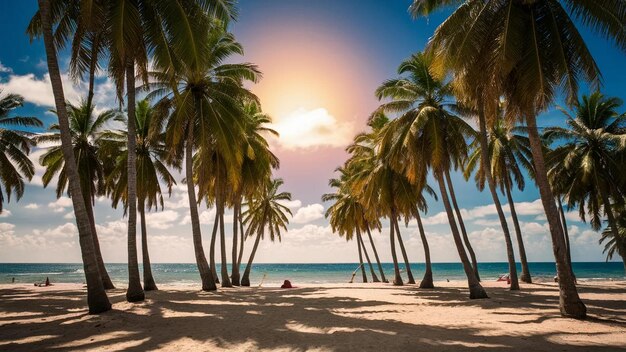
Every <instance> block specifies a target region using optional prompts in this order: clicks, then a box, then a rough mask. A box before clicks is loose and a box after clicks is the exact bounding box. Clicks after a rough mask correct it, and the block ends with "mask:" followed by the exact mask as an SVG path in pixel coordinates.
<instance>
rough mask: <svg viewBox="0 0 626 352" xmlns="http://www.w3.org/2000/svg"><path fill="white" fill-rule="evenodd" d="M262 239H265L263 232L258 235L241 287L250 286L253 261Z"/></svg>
mask: <svg viewBox="0 0 626 352" xmlns="http://www.w3.org/2000/svg"><path fill="white" fill-rule="evenodd" d="M261 237H263V230H261V232H259V233H258V234H257V235H256V240H254V246H253V247H252V252H251V253H250V258H249V259H248V264H247V265H246V270H244V272H243V276H242V277H241V286H250V270H252V261H254V256H255V255H256V250H257V248H258V247H259V242H260V241H261Z"/></svg>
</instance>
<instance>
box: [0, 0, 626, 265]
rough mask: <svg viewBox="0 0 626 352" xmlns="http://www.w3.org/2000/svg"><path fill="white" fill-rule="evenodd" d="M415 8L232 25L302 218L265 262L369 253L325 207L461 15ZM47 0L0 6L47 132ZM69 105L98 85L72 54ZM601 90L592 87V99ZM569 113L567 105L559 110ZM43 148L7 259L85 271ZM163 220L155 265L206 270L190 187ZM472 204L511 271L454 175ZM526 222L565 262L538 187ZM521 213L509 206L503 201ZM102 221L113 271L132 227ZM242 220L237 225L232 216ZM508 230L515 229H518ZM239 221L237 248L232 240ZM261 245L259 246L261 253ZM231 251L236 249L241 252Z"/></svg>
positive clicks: (15, 67) (10, 77) (584, 251)
mask: <svg viewBox="0 0 626 352" xmlns="http://www.w3.org/2000/svg"><path fill="white" fill-rule="evenodd" d="M409 4H410V1H408V0H394V1H383V0H359V1H357V0H343V1H336V0H317V1H307V0H264V1H258V0H240V2H239V18H238V21H237V22H236V23H234V24H233V26H232V28H231V29H232V31H233V33H234V34H235V36H236V38H237V39H238V40H239V41H240V42H241V43H242V44H243V46H244V49H245V55H244V56H243V57H237V58H233V59H232V61H233V62H244V61H245V62H253V63H255V64H257V65H258V66H259V67H260V69H261V71H262V72H263V79H262V80H261V82H260V83H258V84H256V85H254V86H252V87H251V88H252V90H253V91H254V92H255V93H256V94H257V95H258V96H259V97H260V99H261V102H262V105H263V109H264V110H265V111H266V112H267V113H268V114H270V115H271V116H272V117H273V124H272V127H273V128H274V129H276V130H277V131H278V132H280V134H281V137H280V138H278V139H271V140H270V143H271V146H272V149H273V150H274V151H275V153H276V154H277V155H278V156H279V158H280V160H281V168H280V170H278V171H277V172H276V176H277V177H282V178H283V179H284V181H285V190H286V191H289V192H291V193H292V195H293V201H292V202H291V203H290V204H289V207H290V208H291V210H292V211H293V214H294V217H293V219H292V220H291V223H290V225H289V228H288V231H287V232H286V233H284V234H283V240H282V242H281V243H278V242H277V243H270V242H269V241H266V242H263V243H262V244H261V246H260V247H259V251H258V253H257V257H256V258H257V259H256V261H257V262H265V263H310V262H317V263H331V262H355V261H357V258H358V257H357V247H356V244H355V243H354V242H349V243H348V242H346V241H345V240H344V239H343V238H340V237H339V236H338V235H336V234H333V233H332V231H331V229H330V227H329V225H328V222H327V221H326V219H324V212H325V210H326V209H327V207H328V206H329V204H325V203H322V202H321V200H320V197H321V195H322V194H324V193H327V192H329V191H330V189H329V188H328V186H327V183H328V179H329V178H331V177H333V176H334V171H333V170H334V169H335V168H336V167H337V166H340V165H341V164H342V163H343V162H344V161H345V159H346V153H345V151H344V149H345V147H346V145H347V144H349V142H350V141H351V139H352V137H353V136H354V135H355V134H356V133H358V132H360V131H363V130H364V129H365V121H366V120H367V117H368V116H369V115H370V113H371V112H372V111H373V110H374V109H375V108H376V106H377V104H378V103H379V102H378V101H377V99H376V98H375V97H374V94H373V92H374V90H375V89H376V87H377V86H378V85H379V84H380V83H382V82H383V81H384V80H385V79H389V78H394V77H396V68H397V66H398V64H399V63H400V62H401V61H402V60H403V59H405V58H407V57H409V56H410V55H411V54H412V53H414V52H417V51H420V50H422V49H423V48H424V46H425V44H426V43H427V41H428V38H429V37H430V36H431V35H432V33H433V32H434V30H435V29H436V27H437V26H438V25H439V24H440V23H441V22H442V21H443V20H444V19H445V18H446V16H447V15H448V14H449V13H450V11H442V12H439V13H436V14H433V15H431V16H430V17H429V18H419V19H412V18H411V17H410V16H409V14H408V13H407V8H408V5H409ZM36 7H37V3H36V1H34V0H28V1H2V2H0V33H1V34H0V48H1V50H0V90H2V91H3V93H2V94H6V93H9V92H11V93H17V94H20V95H22V96H24V98H25V101H26V105H25V106H24V107H23V108H21V109H18V110H16V111H15V112H14V113H15V114H16V115H22V116H37V117H39V118H40V119H42V120H43V121H44V123H45V124H46V125H48V124H50V123H53V122H54V121H55V116H54V115H53V114H51V113H49V112H48V110H49V109H51V108H52V107H53V105H54V101H53V96H52V91H51V88H50V84H49V77H48V76H47V67H46V64H45V52H44V49H43V43H42V42H41V41H39V40H36V41H34V42H33V43H31V42H30V40H29V38H28V36H27V35H26V34H25V28H26V26H27V24H28V22H29V20H30V17H31V16H32V14H33V13H34V12H35V10H36ZM582 34H583V37H584V38H585V39H586V41H587V43H588V46H589V48H590V50H591V52H592V54H593V55H594V57H595V58H596V61H597V63H598V66H599V67H600V69H601V71H602V73H603V76H604V79H603V87H602V91H603V92H604V93H605V94H607V95H611V96H618V97H620V98H622V99H623V98H626V97H625V96H624V90H623V87H622V86H621V85H622V84H623V82H624V81H626V73H625V71H624V70H623V67H622V66H623V63H624V62H625V61H624V59H625V57H624V54H623V53H622V52H620V51H618V50H617V49H616V48H614V47H613V46H612V45H611V43H609V42H607V41H605V40H602V39H601V38H599V37H598V36H596V35H595V34H594V33H591V32H589V31H587V30H586V29H583V30H582ZM59 59H60V64H61V67H62V68H64V70H63V74H64V76H63V78H64V86H65V94H66V97H67V98H68V99H69V100H70V101H73V102H77V101H78V100H79V99H80V98H81V97H82V96H84V95H86V85H85V84H84V83H81V82H78V83H77V82H72V81H71V80H70V79H69V78H68V77H67V65H68V53H67V50H64V51H61V52H60V53H59ZM587 91H588V88H587V87H586V86H584V85H583V87H582V88H581V94H582V93H586V92H587ZM95 102H96V104H97V109H98V111H103V110H105V109H111V108H117V107H118V105H119V103H118V102H117V101H116V99H115V93H114V90H113V85H112V83H111V81H110V80H109V79H108V78H107V77H106V75H105V74H104V73H103V74H102V75H100V76H99V77H98V79H97V87H96V96H95ZM557 103H562V102H560V101H559V102H557ZM563 120H564V117H563V115H562V114H561V113H560V112H558V111H557V110H556V108H551V109H549V110H548V111H547V112H545V113H544V114H542V116H541V117H540V119H539V124H540V125H544V126H545V125H562V124H563ZM43 152H44V150H42V149H35V150H33V152H32V154H31V156H30V157H31V159H32V160H33V161H34V163H35V165H36V176H35V177H34V178H33V180H32V182H31V183H30V184H29V185H28V186H27V187H26V192H25V195H24V197H23V198H22V199H21V200H20V201H19V202H15V200H14V199H12V201H11V203H8V204H5V211H4V212H3V213H2V214H0V262H79V261H80V251H79V247H78V236H77V230H76V226H75V222H74V217H73V213H72V205H71V201H70V200H69V199H68V198H66V197H62V198H60V199H57V198H56V196H55V192H54V189H53V188H50V187H49V188H47V189H44V188H43V187H42V182H41V175H42V173H43V168H42V167H41V166H39V164H38V158H39V156H41V155H42V154H43ZM182 177H183V176H182V175H177V179H178V181H179V183H178V186H176V187H175V189H174V191H173V194H172V196H171V197H170V198H168V199H166V202H165V207H164V209H163V210H162V211H159V212H153V213H150V214H149V215H148V218H147V223H148V236H149V239H148V242H149V247H150V256H151V259H152V261H153V262H162V263H178V262H183V263H187V262H193V260H194V255H193V247H192V241H191V225H190V223H189V216H188V201H187V195H186V188H185V186H184V185H183V184H182V183H181V182H180V180H181V179H182ZM453 182H454V184H455V190H456V194H457V198H458V201H459V205H460V207H461V208H462V213H463V215H464V220H465V221H466V226H467V228H468V232H469V236H470V240H471V242H472V244H473V246H474V250H475V251H476V255H477V257H478V260H479V261H483V262H495V261H505V260H506V255H505V247H504V239H503V234H502V231H501V229H499V222H498V220H497V215H496V212H495V208H494V206H493V204H492V199H491V196H490V195H489V194H488V193H486V192H483V193H480V192H479V191H477V190H476V188H475V185H474V182H473V181H472V180H470V182H465V181H464V179H463V178H462V176H461V175H460V174H457V173H455V174H454V175H453ZM513 197H514V199H515V201H516V204H515V205H516V207H517V212H518V214H519V215H520V221H521V227H522V232H523V236H524V240H525V245H526V251H527V255H528V259H529V261H552V260H553V255H552V250H551V241H550V238H549V232H548V227H547V224H546V221H545V215H543V208H542V206H541V203H540V201H539V200H538V198H539V194H538V191H537V190H536V188H535V187H534V185H532V184H531V183H530V182H527V186H526V189H525V190H524V191H518V190H516V191H515V192H514V193H513ZM501 199H502V202H503V204H504V206H505V211H507V214H509V212H508V205H506V204H505V202H504V200H505V198H504V197H501ZM442 210H443V207H442V205H441V204H440V203H437V202H435V201H432V200H431V202H430V203H429V212H428V214H426V215H425V216H424V224H425V226H426V232H427V236H428V239H429V244H430V247H431V251H432V257H433V260H434V261H435V262H457V261H458V255H457V254H456V249H455V248H454V243H453V240H452V237H451V234H450V228H449V226H448V224H447V219H446V217H445V215H444V213H442ZM95 212H96V222H97V230H98V236H99V238H100V242H101V247H102V252H103V256H104V259H105V261H107V262H125V261H126V259H127V258H126V236H127V233H126V219H125V218H123V217H122V212H121V211H120V210H114V209H112V208H111V202H110V201H109V200H107V199H104V198H99V199H98V200H97V201H96V208H95ZM214 214H215V213H214V210H212V209H207V208H206V206H204V205H202V207H201V222H202V231H203V237H204V242H205V246H206V247H208V242H209V237H210V232H211V227H212V221H213V215H214ZM567 219H568V227H569V232H570V236H571V241H572V257H573V260H574V261H603V260H604V258H605V257H604V255H603V254H602V248H601V247H600V246H599V245H598V239H599V234H598V233H597V232H595V231H593V230H592V229H591V228H590V227H589V226H588V225H587V224H585V223H583V222H581V221H580V219H579V217H578V213H577V211H576V210H571V211H569V212H568V213H567ZM226 221H227V222H230V223H232V215H231V216H227V219H226ZM509 224H510V225H509V227H510V228H512V223H511V220H510V219H509ZM231 226H232V225H231V224H227V236H226V237H227V245H228V247H230V243H231V240H232V236H231V231H230V227H231ZM387 226H388V225H387V224H386V223H384V226H383V233H382V234H379V233H377V232H376V233H374V240H375V243H376V246H377V248H378V251H379V254H380V255H381V259H382V260H383V261H390V260H391V255H390V248H389V245H388V243H387V242H388V227H387ZM402 230H403V231H402V236H403V238H404V240H405V245H406V247H407V251H408V255H409V258H410V260H411V261H413V262H421V261H423V259H424V256H423V251H422V247H421V242H420V239H419V235H418V233H417V229H416V224H415V223H414V222H412V223H409V225H408V227H407V228H403V229H402ZM247 244H248V246H247V247H248V250H249V247H251V243H247ZM229 253H230V252H229ZM516 257H517V249H516Z"/></svg>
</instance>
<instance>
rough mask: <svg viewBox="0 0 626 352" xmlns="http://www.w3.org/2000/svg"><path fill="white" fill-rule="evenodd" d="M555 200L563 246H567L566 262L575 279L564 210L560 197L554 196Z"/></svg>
mask: <svg viewBox="0 0 626 352" xmlns="http://www.w3.org/2000/svg"><path fill="white" fill-rule="evenodd" d="M556 201H557V204H558V209H559V214H560V215H561V228H562V229H563V237H564V238H565V247H566V248H567V263H568V264H569V268H570V272H571V273H572V277H573V278H574V280H576V275H575V274H574V266H573V265H572V251H571V247H570V244H569V231H568V230H567V221H566V219H565V212H564V211H563V203H562V202H561V197H560V196H559V197H556Z"/></svg>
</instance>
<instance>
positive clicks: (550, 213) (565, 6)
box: [410, 0, 626, 318]
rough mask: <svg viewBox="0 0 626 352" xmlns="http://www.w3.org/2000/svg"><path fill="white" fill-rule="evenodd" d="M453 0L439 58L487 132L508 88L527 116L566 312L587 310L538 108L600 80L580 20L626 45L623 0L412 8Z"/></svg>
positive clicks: (425, 1) (441, 30)
mask: <svg viewBox="0 0 626 352" xmlns="http://www.w3.org/2000/svg"><path fill="white" fill-rule="evenodd" d="M453 5H454V6H456V5H460V6H459V7H458V8H457V9H456V10H455V11H454V12H453V13H452V15H450V17H449V18H448V20H446V21H444V22H443V23H442V24H441V25H440V26H439V27H438V28H437V30H436V32H435V35H434V36H433V37H432V38H431V40H430V43H429V50H431V51H432V52H434V53H437V56H438V59H437V61H438V64H437V66H438V67H439V68H442V69H443V70H452V71H453V72H454V73H455V76H457V77H455V80H457V82H458V86H459V87H460V89H459V90H462V91H463V92H464V94H465V95H466V96H469V97H471V98H470V99H469V100H471V101H472V103H473V105H474V106H475V107H477V108H478V114H479V120H480V121H481V124H480V125H481V129H482V130H484V131H485V132H486V128H485V125H486V122H485V121H486V119H487V117H488V116H493V112H494V111H495V110H496V106H497V103H498V101H499V98H500V97H501V96H502V95H504V96H505V98H506V101H507V104H508V109H507V111H508V112H509V113H510V114H511V115H512V116H518V117H519V118H522V119H523V120H525V121H526V124H527V126H528V128H529V139H530V145H531V150H532V154H533V162H534V166H535V167H534V169H535V174H536V176H535V179H536V183H537V187H538V188H539V191H540V194H541V201H542V204H543V207H544V210H545V212H546V217H547V219H548V225H549V227H550V234H551V237H552V245H553V252H554V257H555V260H556V263H557V272H558V276H559V289H560V290H559V292H560V309H561V314H562V315H564V316H571V317H576V318H584V317H585V316H586V308H585V305H584V304H583V303H582V301H581V300H580V297H579V296H578V292H577V290H576V284H575V282H574V278H573V276H572V275H571V273H570V268H569V267H568V264H567V258H566V254H565V252H566V251H565V250H564V247H565V243H564V239H563V231H562V227H561V225H560V223H559V214H558V210H557V207H556V204H555V202H554V196H553V194H552V191H551V189H550V184H549V180H548V176H547V171H546V167H545V161H544V156H543V148H542V143H541V139H540V137H539V132H538V128H537V115H538V114H539V113H540V112H542V111H544V110H545V109H546V108H548V107H549V106H550V104H551V103H552V102H553V101H554V98H555V96H556V94H557V93H558V92H564V93H565V95H566V96H567V100H568V102H569V103H573V102H574V101H575V100H576V98H577V95H578V93H577V92H578V83H579V81H580V80H581V79H582V80H585V81H587V82H592V83H594V84H597V83H598V82H599V77H600V73H599V69H598V67H597V65H596V63H595V61H594V59H593V56H592V55H591V53H590V52H589V50H588V48H587V46H586V44H585V42H584V40H583V39H582V36H581V34H580V32H579V30H578V27H577V25H583V26H589V27H590V28H591V29H592V30H594V31H595V32H596V33H599V34H600V35H601V36H603V37H605V38H608V39H610V40H612V41H613V42H614V43H616V44H617V46H618V47H619V48H620V49H621V50H622V51H626V36H624V23H625V22H626V12H625V11H623V1H621V0H607V1H601V2H599V1H595V0H564V1H556V0H551V1H517V0H503V1H471V0H463V1H462V0H456V1H450V0H414V1H413V5H412V6H411V8H410V11H411V13H412V14H413V15H414V16H418V15H428V14H429V13H431V12H433V11H435V10H436V9H438V8H441V7H446V6H453ZM564 38H567V40H564ZM443 70H442V71H443ZM485 142H486V141H485Z"/></svg>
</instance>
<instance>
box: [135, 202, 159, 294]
mask: <svg viewBox="0 0 626 352" xmlns="http://www.w3.org/2000/svg"><path fill="white" fill-rule="evenodd" d="M141 198H142V199H139V221H140V222H141V255H142V261H143V289H144V290H145V291H156V290H158V289H159V288H158V287H157V285H156V282H154V277H153V276H152V267H151V265H150V254H149V253H148V229H147V227H146V207H145V203H146V201H145V199H143V197H141Z"/></svg>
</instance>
